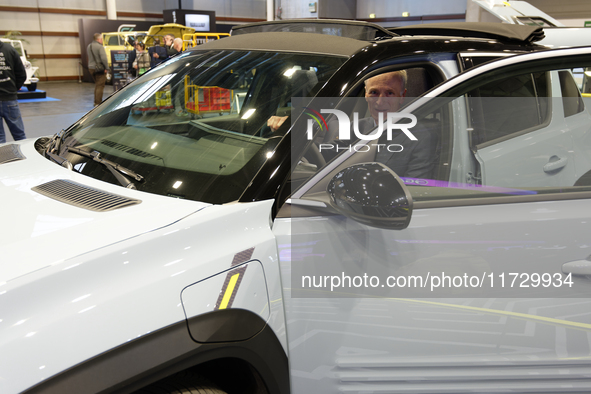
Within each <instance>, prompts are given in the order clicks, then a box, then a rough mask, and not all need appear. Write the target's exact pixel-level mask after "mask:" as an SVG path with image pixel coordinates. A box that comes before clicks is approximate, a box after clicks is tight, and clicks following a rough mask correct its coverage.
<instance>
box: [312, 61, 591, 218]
mask: <svg viewBox="0 0 591 394" xmlns="http://www.w3.org/2000/svg"><path fill="white" fill-rule="evenodd" d="M544 62H546V63H547V64H544V63H542V62H541V61H540V64H535V65H531V64H530V65H527V66H526V65H515V66H512V67H511V68H505V69H499V70H496V69H491V70H490V71H488V72H486V73H482V74H480V75H479V76H478V77H475V78H473V79H470V80H467V81H466V82H464V83H463V84H459V85H457V86H456V87H455V88H453V89H450V90H449V91H447V92H446V93H445V94H444V96H440V97H434V98H428V97H425V98H423V99H421V100H420V101H418V103H421V104H422V105H421V106H420V107H418V108H417V109H414V108H413V109H412V114H413V115H414V116H415V118H416V121H417V123H416V126H415V127H413V128H412V131H413V132H415V136H416V137H417V138H418V141H411V140H410V139H408V138H407V139H406V140H405V141H404V142H401V143H400V145H402V148H403V149H400V152H396V153H394V152H391V153H390V154H382V155H379V154H378V155H372V154H370V153H368V152H365V151H364V150H363V149H360V148H358V152H354V153H352V154H349V156H348V157H347V158H344V157H343V158H342V161H341V162H340V163H339V164H338V165H335V164H333V166H332V167H331V169H332V171H331V172H328V171H327V174H326V177H325V180H324V182H326V179H330V177H331V176H333V175H334V174H335V173H336V172H338V171H339V170H342V169H344V168H346V167H348V166H350V165H352V164H355V163H363V162H371V161H378V162H381V163H382V164H386V165H387V166H388V167H389V168H391V169H392V170H393V171H394V172H396V173H397V175H399V176H400V177H401V179H402V180H403V181H404V183H405V184H406V185H407V186H408V187H409V190H410V193H411V195H412V198H413V200H414V201H415V202H416V203H419V206H420V204H421V203H423V206H425V207H428V206H433V204H436V205H438V206H441V205H443V206H446V205H447V206H449V205H457V204H460V205H462V204H486V203H491V202H495V201H496V202H501V201H519V200H520V199H532V198H533V199H542V200H543V199H545V198H546V199H547V198H554V197H553V196H554V195H556V194H561V195H562V196H563V197H560V198H568V197H569V196H573V195H574V196H575V197H574V198H577V197H576V195H577V194H576V193H577V192H581V191H587V192H588V191H591V140H589V138H588V135H589V133H590V132H591V115H590V113H589V108H588V106H589V103H586V102H584V99H582V98H580V96H579V93H578V89H576V90H573V84H571V82H573V81H572V74H571V73H570V71H565V70H570V69H572V68H574V67H587V65H589V66H591V59H585V60H581V59H577V60H576V62H574V64H572V65H570V64H567V63H565V62H564V61H562V60H561V61H558V62H551V61H544ZM581 62H582V64H581ZM573 83H574V82H573ZM574 88H576V85H574ZM566 95H569V96H567V97H565V96H566ZM445 96H447V97H445ZM570 96H575V97H570ZM565 100H566V101H565ZM571 100H575V101H574V105H573V104H572V103H573V101H571ZM567 105H570V107H567ZM575 111H576V114H577V116H572V113H573V112H575ZM421 142H424V143H421ZM421 149H425V150H426V151H427V152H428V153H420V152H419V151H420V150H421ZM368 150H369V149H368ZM413 160H415V161H416V160H418V163H419V164H417V166H414V165H413V166H411V164H409V163H412V162H413ZM420 165H422V166H423V168H424V169H426V170H425V171H423V172H422V173H420V172H413V170H415V169H417V168H418V166H420ZM324 186H325V185H324V184H323V182H318V183H317V184H315V185H313V186H311V187H309V188H307V189H306V188H302V189H303V190H305V192H304V194H303V195H310V196H311V195H314V194H315V193H322V192H323V188H324ZM516 198H517V200H515V199H516ZM579 198H580V197H579Z"/></svg>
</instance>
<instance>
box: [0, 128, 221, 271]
mask: <svg viewBox="0 0 591 394" xmlns="http://www.w3.org/2000/svg"><path fill="white" fill-rule="evenodd" d="M33 144H34V141H33V140H26V141H24V142H19V143H13V144H6V145H3V146H1V145H0V163H2V161H4V163H2V164H0V196H2V200H1V201H2V210H3V214H2V217H3V220H2V222H3V226H2V229H1V230H0V231H1V233H0V256H2V258H1V259H0V283H5V282H8V281H10V280H13V279H15V278H18V277H22V276H23V275H27V274H29V273H31V272H34V271H38V270H42V269H43V268H46V267H50V266H53V265H56V264H64V266H65V267H66V266H67V263H68V259H71V258H73V257H75V256H78V255H81V254H84V253H86V252H89V251H93V250H96V249H99V248H102V247H105V246H107V245H110V244H113V243H117V242H119V241H122V240H125V239H129V238H132V237H136V236H138V235H140V234H144V233H147V232H150V231H153V230H155V229H158V228H162V227H165V226H167V225H170V224H171V223H174V222H177V221H179V220H181V219H182V218H184V217H186V216H187V215H190V214H192V213H194V212H196V211H199V210H201V209H203V208H205V207H207V206H209V205H210V204H206V203H200V202H195V201H185V200H180V199H174V198H170V197H165V196H158V195H153V194H150V193H144V192H140V191H137V190H130V189H126V188H123V187H121V186H117V185H113V184H109V183H105V182H102V181H98V180H95V179H93V178H90V177H87V176H84V175H81V174H78V173H76V172H73V171H69V170H67V169H65V168H63V167H60V166H59V165H57V164H55V163H53V162H51V161H49V160H47V159H45V158H44V157H43V156H41V155H40V154H39V153H38V152H37V151H36V150H35V149H34V146H33ZM13 153H14V154H13ZM7 156H8V158H9V159H12V158H13V156H15V157H20V158H19V159H17V160H11V161H8V162H6V161H5V159H6V157H7ZM3 159H4V160H3ZM56 182H57V183H58V184H62V185H66V186H74V187H75V188H78V189H79V190H91V191H92V192H96V193H99V194H101V195H102V194H103V193H104V195H107V196H115V198H117V199H122V200H124V201H127V200H129V201H132V203H131V204H129V205H127V206H123V207H121V208H118V209H113V210H109V211H103V212H101V211H96V210H91V209H88V208H84V207H81V206H79V205H80V204H79V202H80V201H78V202H77V203H76V205H73V204H72V203H71V202H63V201H59V200H58V199H56V198H54V197H50V196H48V195H45V194H42V193H40V192H39V191H37V189H35V188H36V187H38V186H40V185H47V184H50V185H51V184H52V183H56ZM84 199H87V200H89V199H90V197H82V200H84ZM82 202H84V201H82Z"/></svg>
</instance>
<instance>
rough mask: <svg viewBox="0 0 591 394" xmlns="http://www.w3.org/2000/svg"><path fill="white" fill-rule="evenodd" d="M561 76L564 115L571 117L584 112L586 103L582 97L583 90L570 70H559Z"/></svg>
mask: <svg viewBox="0 0 591 394" xmlns="http://www.w3.org/2000/svg"><path fill="white" fill-rule="evenodd" d="M558 76H559V77H560V92H561V93H562V107H563V109H564V116H565V117H569V116H572V115H575V114H578V113H580V112H583V111H584V109H585V105H584V104H583V99H582V97H581V92H580V91H579V88H578V87H577V84H576V83H575V80H574V79H573V76H572V74H571V72H570V71H568V70H561V71H559V72H558Z"/></svg>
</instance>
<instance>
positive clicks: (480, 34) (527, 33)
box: [388, 22, 544, 44]
mask: <svg viewBox="0 0 591 394" xmlns="http://www.w3.org/2000/svg"><path fill="white" fill-rule="evenodd" d="M388 30H389V31H391V32H393V33H395V34H398V35H410V36H417V35H424V36H454V37H473V38H490V39H496V40H501V41H505V42H515V43H523V44H528V43H532V42H535V41H540V40H542V39H543V38H544V29H542V27H540V26H525V25H511V24H507V23H492V22H488V23H487V22H444V23H426V24H421V25H409V26H403V27H394V28H389V29H388Z"/></svg>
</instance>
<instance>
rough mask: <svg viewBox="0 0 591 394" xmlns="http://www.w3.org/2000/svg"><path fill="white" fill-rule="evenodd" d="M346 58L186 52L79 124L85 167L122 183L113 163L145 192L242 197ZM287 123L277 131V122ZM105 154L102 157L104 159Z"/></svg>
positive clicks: (68, 149) (74, 145)
mask: <svg viewBox="0 0 591 394" xmlns="http://www.w3.org/2000/svg"><path fill="white" fill-rule="evenodd" d="M345 60H346V58H343V57H335V56H320V55H309V54H293V53H273V52H256V51H232V50H220V51H215V50H214V51H186V52H183V53H182V54H180V55H179V56H176V57H174V58H173V59H171V60H169V61H167V62H165V63H162V64H161V65H159V66H158V67H155V68H153V69H152V70H150V71H148V72H147V73H146V74H145V75H144V76H142V77H140V78H138V79H137V80H135V81H134V82H132V83H130V84H128V85H127V86H126V87H124V88H123V89H122V90H121V91H120V92H119V93H118V94H117V98H116V99H110V100H108V101H106V102H105V103H104V104H103V105H102V106H101V107H99V108H97V109H96V110H94V111H93V112H91V113H90V114H89V115H88V116H86V117H84V118H83V119H82V120H81V121H80V122H79V123H77V124H75V125H74V126H73V127H71V128H70V129H69V130H68V132H67V133H66V136H65V138H64V139H65V144H62V146H61V148H62V151H61V152H60V153H61V154H62V155H64V156H65V157H66V158H67V159H68V160H69V161H70V162H71V163H72V165H73V168H74V170H75V171H77V172H80V173H82V174H85V175H88V176H92V177H94V178H97V179H100V180H104V181H106V182H111V183H116V184H119V183H121V182H120V181H118V180H117V177H116V176H114V175H113V174H112V172H111V171H110V170H109V169H108V167H106V166H105V165H102V164H100V162H98V163H97V160H96V159H93V157H96V158H97V159H98V157H99V156H100V158H104V159H106V160H109V161H111V162H115V163H117V164H118V165H120V166H123V167H126V168H127V169H130V170H132V171H134V172H135V173H137V174H139V175H141V176H143V180H141V178H140V177H137V178H140V181H138V182H135V186H136V187H137V189H139V190H141V191H145V192H149V193H155V194H160V195H166V196H170V197H175V198H183V199H191V200H198V201H204V202H209V203H217V204H219V203H226V202H230V201H234V200H237V199H238V198H239V197H240V196H241V194H242V193H243V192H244V190H245V189H246V188H247V187H248V185H249V184H250V182H251V181H252V179H253V177H254V176H255V175H256V174H257V173H258V171H259V170H260V168H261V167H262V166H263V165H264V163H265V162H266V160H268V159H269V158H270V157H272V156H273V154H274V151H275V148H276V147H277V145H278V144H279V142H280V141H281V139H282V138H283V137H284V135H285V134H286V133H287V131H288V130H289V124H290V121H289V120H287V118H288V117H289V115H290V111H289V110H290V107H291V98H292V97H294V96H295V97H305V96H308V95H313V94H314V91H316V90H317V89H319V87H320V86H322V85H323V84H324V83H326V81H327V80H328V79H329V78H330V77H331V76H332V74H333V73H334V72H335V71H336V70H337V69H338V68H339V67H340V66H341V65H342V64H343V63H344V61H345ZM272 117H277V118H281V119H284V120H285V121H284V123H283V124H282V125H281V126H280V127H278V128H276V129H272V128H271V127H269V125H268V120H269V119H270V118H272ZM97 155H98V156H97Z"/></svg>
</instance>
